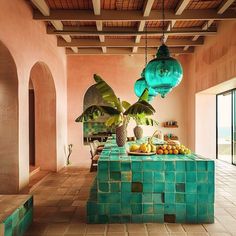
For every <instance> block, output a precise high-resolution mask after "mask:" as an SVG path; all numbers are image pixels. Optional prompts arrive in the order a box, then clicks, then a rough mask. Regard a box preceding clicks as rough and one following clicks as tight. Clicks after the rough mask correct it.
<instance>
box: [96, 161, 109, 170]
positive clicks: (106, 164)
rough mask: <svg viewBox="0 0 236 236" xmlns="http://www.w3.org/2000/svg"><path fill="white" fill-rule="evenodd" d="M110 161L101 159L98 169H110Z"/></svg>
mask: <svg viewBox="0 0 236 236" xmlns="http://www.w3.org/2000/svg"><path fill="white" fill-rule="evenodd" d="M108 167H109V162H108V161H100V162H99V165H98V171H108Z"/></svg>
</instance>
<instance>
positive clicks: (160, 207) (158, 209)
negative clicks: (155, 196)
mask: <svg viewBox="0 0 236 236" xmlns="http://www.w3.org/2000/svg"><path fill="white" fill-rule="evenodd" d="M153 211H154V213H155V214H164V204H153Z"/></svg>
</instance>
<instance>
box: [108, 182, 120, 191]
mask: <svg viewBox="0 0 236 236" xmlns="http://www.w3.org/2000/svg"><path fill="white" fill-rule="evenodd" d="M120 185H121V184H120V182H113V183H112V182H111V183H110V191H111V192H120V189H121V188H120Z"/></svg>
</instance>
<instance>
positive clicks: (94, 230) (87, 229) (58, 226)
mask: <svg viewBox="0 0 236 236" xmlns="http://www.w3.org/2000/svg"><path fill="white" fill-rule="evenodd" d="M94 176H95V173H89V169H85V168H83V169H82V168H77V167H69V168H66V169H64V170H62V171H60V172H59V173H54V174H51V175H49V176H48V177H46V178H45V179H44V181H42V183H41V184H40V185H39V186H37V187H36V188H35V189H34V191H33V192H32V194H33V195H34V223H33V224H32V226H31V228H30V229H29V231H28V232H27V233H26V235H27V236H42V235H43V236H82V235H83V236H85V235H86V236H102V235H103V236H105V235H106V236H144V235H146V236H159V235H161V236H165V235H173V236H174V235H176V236H178V235H179V236H182V235H189V236H205V235H212V236H227V235H235V236H236V166H232V165H230V164H226V163H224V162H220V161H216V200H215V203H216V204H215V223H214V224H204V225H187V224H182V225H181V224H110V225H89V224H85V218H86V199H87V198H88V195H89V190H90V185H91V183H92V181H93V179H94Z"/></svg>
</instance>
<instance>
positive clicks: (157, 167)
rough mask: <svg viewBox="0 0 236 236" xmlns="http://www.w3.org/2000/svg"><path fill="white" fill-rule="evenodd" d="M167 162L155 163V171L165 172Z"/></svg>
mask: <svg viewBox="0 0 236 236" xmlns="http://www.w3.org/2000/svg"><path fill="white" fill-rule="evenodd" d="M164 167H165V162H164V161H155V162H154V163H153V169H152V170H153V171H164Z"/></svg>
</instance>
